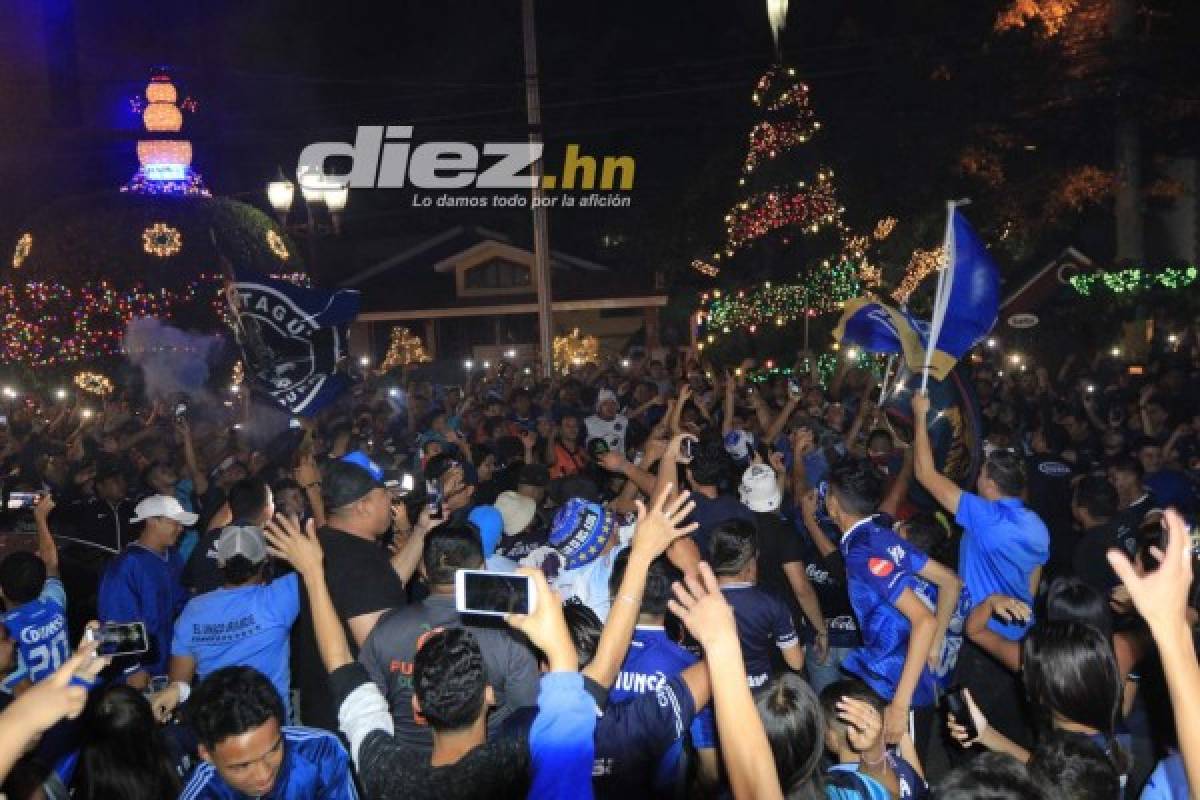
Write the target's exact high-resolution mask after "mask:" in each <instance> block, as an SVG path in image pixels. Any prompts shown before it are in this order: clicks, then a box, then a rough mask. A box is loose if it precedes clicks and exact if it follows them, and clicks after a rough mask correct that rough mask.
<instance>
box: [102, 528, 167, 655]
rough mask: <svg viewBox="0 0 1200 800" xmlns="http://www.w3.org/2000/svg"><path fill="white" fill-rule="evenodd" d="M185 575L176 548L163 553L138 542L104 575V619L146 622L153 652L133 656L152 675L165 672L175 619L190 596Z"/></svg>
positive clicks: (114, 562) (106, 570) (116, 560)
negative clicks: (160, 553)
mask: <svg viewBox="0 0 1200 800" xmlns="http://www.w3.org/2000/svg"><path fill="white" fill-rule="evenodd" d="M182 576H183V560H182V559H180V557H179V553H178V552H177V551H176V550H175V549H174V548H172V549H170V550H168V551H167V553H166V555H159V554H158V553H156V552H154V551H153V550H150V549H148V548H145V547H143V546H142V545H140V544H138V543H137V542H134V543H133V544H131V545H129V547H127V548H125V551H124V552H122V553H121V554H120V555H119V556H117V557H116V558H114V559H113V560H112V561H110V562H109V564H108V566H107V567H105V569H104V574H102V575H101V576H100V590H99V597H98V601H97V605H98V609H99V616H100V621H101V622H143V623H145V625H146V634H147V635H148V636H149V637H150V651H149V652H147V653H143V654H142V655H140V656H137V657H135V659H136V662H137V666H138V668H140V669H144V670H146V671H147V672H149V673H150V674H151V675H166V674H167V661H168V660H169V658H170V656H171V638H172V635H173V633H174V627H175V617H177V616H178V615H179V612H180V611H181V610H183V605H184V603H186V602H187V597H188V596H187V590H186V589H184V588H183V580H182ZM131 671H132V670H131Z"/></svg>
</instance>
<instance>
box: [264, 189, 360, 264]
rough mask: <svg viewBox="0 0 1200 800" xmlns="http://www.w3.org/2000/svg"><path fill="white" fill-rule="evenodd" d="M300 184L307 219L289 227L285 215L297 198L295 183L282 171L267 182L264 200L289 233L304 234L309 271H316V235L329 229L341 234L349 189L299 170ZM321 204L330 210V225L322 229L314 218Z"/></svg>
mask: <svg viewBox="0 0 1200 800" xmlns="http://www.w3.org/2000/svg"><path fill="white" fill-rule="evenodd" d="M296 178H297V180H298V181H299V183H300V196H301V197H302V198H303V199H304V211H305V216H306V218H307V220H306V222H304V223H301V224H298V225H293V226H290V227H289V226H288V216H289V215H290V214H291V211H292V207H293V205H294V204H295V199H296V184H294V183H292V182H291V181H290V180H288V179H287V178H285V177H284V175H283V171H282V170H280V171H279V174H278V177H276V178H275V180H273V181H271V182H270V183H268V184H267V201H268V202H269V203H270V204H271V209H272V210H273V211H274V212H275V216H276V218H277V219H278V220H279V224H280V226H281V227H284V228H287V229H288V230H290V231H291V232H295V233H301V232H302V233H303V234H304V236H305V238H306V239H307V240H308V242H307V243H308V263H309V269H310V270H311V271H314V272H315V271H316V267H317V236H319V235H321V234H323V233H326V232H327V231H328V230H332V232H333V233H335V234H339V233H341V228H342V212H343V211H345V210H346V203H347V201H348V200H349V198H350V190H349V189H348V188H346V187H345V186H339V185H338V184H337V183H335V182H333V181H330V180H328V179H327V178H326V177H325V176H324V175H320V174H316V175H314V174H312V173H308V172H300V173H298V174H297V176H296ZM320 205H324V206H325V210H326V211H328V212H329V219H330V221H331V223H332V225H331V226H330V228H328V229H325V230H323V229H322V228H321V227H320V225H318V223H317V218H316V215H315V213H314V209H315V207H316V206H320Z"/></svg>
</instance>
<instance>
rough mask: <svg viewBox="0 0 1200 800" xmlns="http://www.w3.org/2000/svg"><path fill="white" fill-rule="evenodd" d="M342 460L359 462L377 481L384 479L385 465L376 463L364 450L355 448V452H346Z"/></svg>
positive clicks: (347, 462)
mask: <svg viewBox="0 0 1200 800" xmlns="http://www.w3.org/2000/svg"><path fill="white" fill-rule="evenodd" d="M341 460H342V461H343V462H345V463H346V464H357V465H358V466H360V467H362V468H363V469H365V470H366V471H367V472H369V473H371V477H372V478H374V479H375V480H377V481H382V480H383V467H381V466H379V465H378V464H376V463H375V462H374V461H372V460H371V458H370V457H369V456H368V455H367V454H366V453H364V452H363V451H362V450H355V451H354V452H353V453H346V455H344V456H342V458H341Z"/></svg>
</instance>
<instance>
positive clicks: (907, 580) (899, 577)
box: [846, 527, 929, 605]
mask: <svg viewBox="0 0 1200 800" xmlns="http://www.w3.org/2000/svg"><path fill="white" fill-rule="evenodd" d="M928 561H929V557H928V556H926V555H925V554H924V553H923V552H921V551H920V550H918V549H917V548H915V547H913V546H912V545H910V544H909V543H908V542H906V541H905V540H904V539H902V538H900V537H899V536H898V535H896V534H895V533H893V532H892V531H890V530H888V529H887V528H878V527H877V528H875V529H874V530H872V531H871V537H870V540H869V543H868V545H867V547H866V548H864V549H862V550H861V551H858V550H856V551H855V552H854V553H852V554H851V557H850V558H848V559H847V562H846V569H847V571H850V570H851V569H852V570H853V573H854V577H855V578H857V579H858V580H859V581H861V582H863V583H865V584H866V585H867V586H868V587H870V588H871V590H872V591H874V592H876V593H877V594H878V595H879V596H880V597H882V598H884V599H885V600H887V601H888V602H889V603H891V604H892V605H895V604H896V601H897V600H899V599H900V595H902V594H904V590H905V589H913V588H914V582H913V576H915V575H916V574H917V573H919V572H920V571H921V570H922V569H924V568H925V564H926V562H928Z"/></svg>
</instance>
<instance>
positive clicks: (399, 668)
mask: <svg viewBox="0 0 1200 800" xmlns="http://www.w3.org/2000/svg"><path fill="white" fill-rule="evenodd" d="M449 627H465V628H467V630H469V631H470V632H471V634H472V635H473V636H474V637H475V640H476V641H477V642H478V643H479V649H480V651H481V652H482V653H483V664H484V668H485V669H486V670H487V681H488V685H489V686H491V687H492V691H493V692H495V695H496V707H495V708H494V709H493V710H492V713H491V714H490V715H488V735H489V737H490V736H493V735H495V734H496V733H497V732H498V731H499V729H500V726H501V724H503V722H504V721H505V720H506V719H507V718H508V717H509V716H510V715H511V714H512V712H513V711H515V710H517V709H518V708H522V707H524V706H536V705H537V695H538V681H539V679H540V678H541V674H540V672H539V670H538V664H537V659H536V658H534V655H533V651H532V650H530V648H529V646H528V645H526V644H524V643H523V642H522V641H521V640H519V639H518V638H517V637H516V635H515V634H514V633H513V632H512V630H511V629H510V628H508V627H507V626H506V625H505V624H504V622H503V621H502V620H500V619H499V618H496V619H495V620H493V619H492V618H491V617H478V616H473V617H463V616H462V615H460V614H459V613H458V611H456V610H455V608H454V597H453V596H450V595H436V594H435V595H430V596H429V597H427V598H426V599H425V601H424V602H423V603H420V604H418V605H411V606H406V607H404V608H398V609H396V610H395V611H392V612H390V613H389V614H388V615H387V616H385V617H384V618H383V619H381V620H380V621H379V623H378V624H377V625H376V626H375V629H374V630H373V631H371V635H370V636H369V637H368V638H367V641H366V643H365V644H364V645H363V647H362V651H361V652H360V653H359V655H358V660H359V662H360V663H361V664H362V665H363V666H364V667H366V669H367V673H368V674H369V675H370V676H371V680H372V681H374V683H375V684H376V685H377V686H378V687H379V689H380V691H382V692H383V694H384V695H385V696H386V697H387V699H388V707H389V708H391V710H392V719H393V720H395V725H396V740H397V741H399V742H402V743H404V744H407V745H411V746H412V747H414V748H417V749H419V751H420V752H421V753H424V754H428V753H431V752H433V732H432V731H431V729H430V728H429V726H427V725H418V724H417V723H416V721H415V720H414V719H413V711H412V696H413V688H412V686H413V680H412V672H413V659H414V657H415V656H416V652H417V650H418V649H419V646H420V643H421V641H423V640H424V638H425V637H426V636H428V635H429V634H430V633H431V632H432V631H434V630H437V629H439V628H449Z"/></svg>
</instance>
